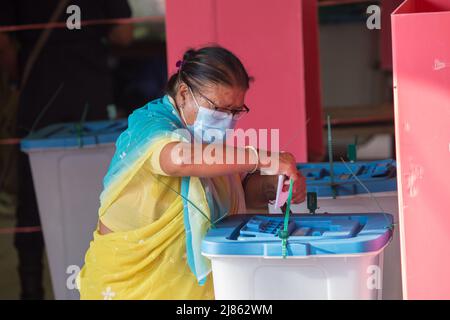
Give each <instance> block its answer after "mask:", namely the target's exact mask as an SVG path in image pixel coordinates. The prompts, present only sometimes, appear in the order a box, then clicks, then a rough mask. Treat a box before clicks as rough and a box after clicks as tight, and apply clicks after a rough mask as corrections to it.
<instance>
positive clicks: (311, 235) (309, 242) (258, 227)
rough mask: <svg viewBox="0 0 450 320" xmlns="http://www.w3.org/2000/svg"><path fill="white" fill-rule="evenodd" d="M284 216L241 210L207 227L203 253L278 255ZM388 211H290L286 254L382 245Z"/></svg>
mask: <svg viewBox="0 0 450 320" xmlns="http://www.w3.org/2000/svg"><path fill="white" fill-rule="evenodd" d="M283 220H284V217H283V216H282V215H250V214H239V215H233V216H229V217H227V218H225V219H224V220H222V221H221V222H220V223H218V224H217V225H216V227H215V228H212V229H211V230H209V232H208V234H207V235H206V237H205V239H204V240H203V242H202V253H203V254H204V255H206V256H208V255H214V256H218V255H219V256H220V255H227V256H230V255H236V256H261V257H281V256H282V240H281V239H280V237H279V235H278V232H279V231H280V230H281V229H282V228H283ZM392 225H393V218H392V215H390V214H386V213H364V214H321V215H304V214H301V215H298V214H295V215H292V216H291V218H290V220H289V225H288V233H289V238H288V240H287V256H312V255H337V254H341V255H342V254H363V253H368V252H374V251H378V250H380V249H382V248H383V247H384V246H385V245H386V244H387V243H388V242H389V240H390V238H391V237H392V232H393V230H392Z"/></svg>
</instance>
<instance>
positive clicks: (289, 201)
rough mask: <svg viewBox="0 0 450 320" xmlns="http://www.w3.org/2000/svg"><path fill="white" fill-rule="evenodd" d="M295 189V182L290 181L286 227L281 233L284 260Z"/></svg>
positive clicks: (285, 216)
mask: <svg viewBox="0 0 450 320" xmlns="http://www.w3.org/2000/svg"><path fill="white" fill-rule="evenodd" d="M293 188H294V180H292V179H291V180H290V181H289V193H288V198H287V201H286V213H285V215H284V226H283V231H280V234H279V236H280V238H281V240H282V241H281V245H282V247H281V254H282V255H283V259H285V258H286V256H287V240H288V238H289V231H288V226H289V214H290V212H291V201H292V190H293Z"/></svg>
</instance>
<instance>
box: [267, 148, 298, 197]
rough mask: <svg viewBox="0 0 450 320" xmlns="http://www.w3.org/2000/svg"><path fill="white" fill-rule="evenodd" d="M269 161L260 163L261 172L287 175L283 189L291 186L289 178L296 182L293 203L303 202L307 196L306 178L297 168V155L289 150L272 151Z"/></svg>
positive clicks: (285, 189)
mask: <svg viewBox="0 0 450 320" xmlns="http://www.w3.org/2000/svg"><path fill="white" fill-rule="evenodd" d="M268 159H270V160H269V162H268V163H266V164H264V163H261V164H260V166H259V167H260V171H261V174H265V175H280V174H282V175H284V176H286V178H287V179H286V181H285V185H284V187H283V191H287V189H288V188H289V180H290V179H292V180H293V182H294V188H293V198H292V201H293V203H301V202H303V201H304V200H305V198H306V179H305V177H303V176H302V174H301V173H300V171H298V170H297V161H296V160H295V157H294V156H293V155H292V154H291V153H289V152H279V153H271V154H270V157H269V158H268Z"/></svg>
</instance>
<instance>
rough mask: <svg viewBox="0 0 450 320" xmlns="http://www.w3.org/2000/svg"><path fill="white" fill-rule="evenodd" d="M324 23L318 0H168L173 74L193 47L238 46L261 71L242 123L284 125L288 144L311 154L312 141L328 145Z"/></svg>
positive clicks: (318, 148)
mask: <svg viewBox="0 0 450 320" xmlns="http://www.w3.org/2000/svg"><path fill="white" fill-rule="evenodd" d="M317 30H318V26H317V8H316V0H304V1H302V0H283V2H282V3H280V2H277V1H269V0H245V1H242V0H183V1H179V0H167V2H166V31H167V50H168V65H169V74H172V73H173V72H175V63H176V61H177V60H179V59H180V58H181V56H182V54H183V52H184V51H185V50H186V49H187V48H189V47H199V46H203V45H207V44H211V43H216V44H219V45H222V46H224V47H225V48H227V49H229V50H231V51H232V52H234V53H235V54H236V55H237V56H238V57H239V58H240V59H241V60H242V61H243V63H244V65H245V66H246V68H247V70H248V72H249V74H250V75H251V76H253V77H254V78H255V81H254V82H253V83H252V84H251V88H250V90H249V92H248V95H247V98H246V103H247V105H248V106H249V107H250V108H251V112H250V114H249V115H248V116H247V117H245V118H243V119H242V120H241V121H240V122H239V126H240V127H241V128H244V129H246V128H256V129H280V149H281V150H285V151H291V152H293V153H294V155H295V156H296V157H297V160H298V161H306V160H307V149H308V143H309V144H310V146H309V150H310V151H311V153H314V154H321V153H322V128H321V126H322V123H321V105H320V83H319V64H318V39H317ZM307 118H310V121H309V124H308V128H307V127H306V121H307Z"/></svg>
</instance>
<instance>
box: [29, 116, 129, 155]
mask: <svg viewBox="0 0 450 320" xmlns="http://www.w3.org/2000/svg"><path fill="white" fill-rule="evenodd" d="M126 128H127V120H126V119H123V120H114V121H92V122H84V123H83V124H80V123H79V122H73V123H58V124H53V125H50V126H48V127H45V128H42V129H40V130H38V131H36V132H33V133H32V134H30V135H28V136H27V137H25V139H23V140H22V142H21V149H22V150H23V151H31V150H34V149H54V148H78V147H84V146H89V145H98V144H106V143H114V142H115V141H116V140H117V138H118V137H119V135H120V134H121V133H122V131H124V130H125V129H126Z"/></svg>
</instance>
